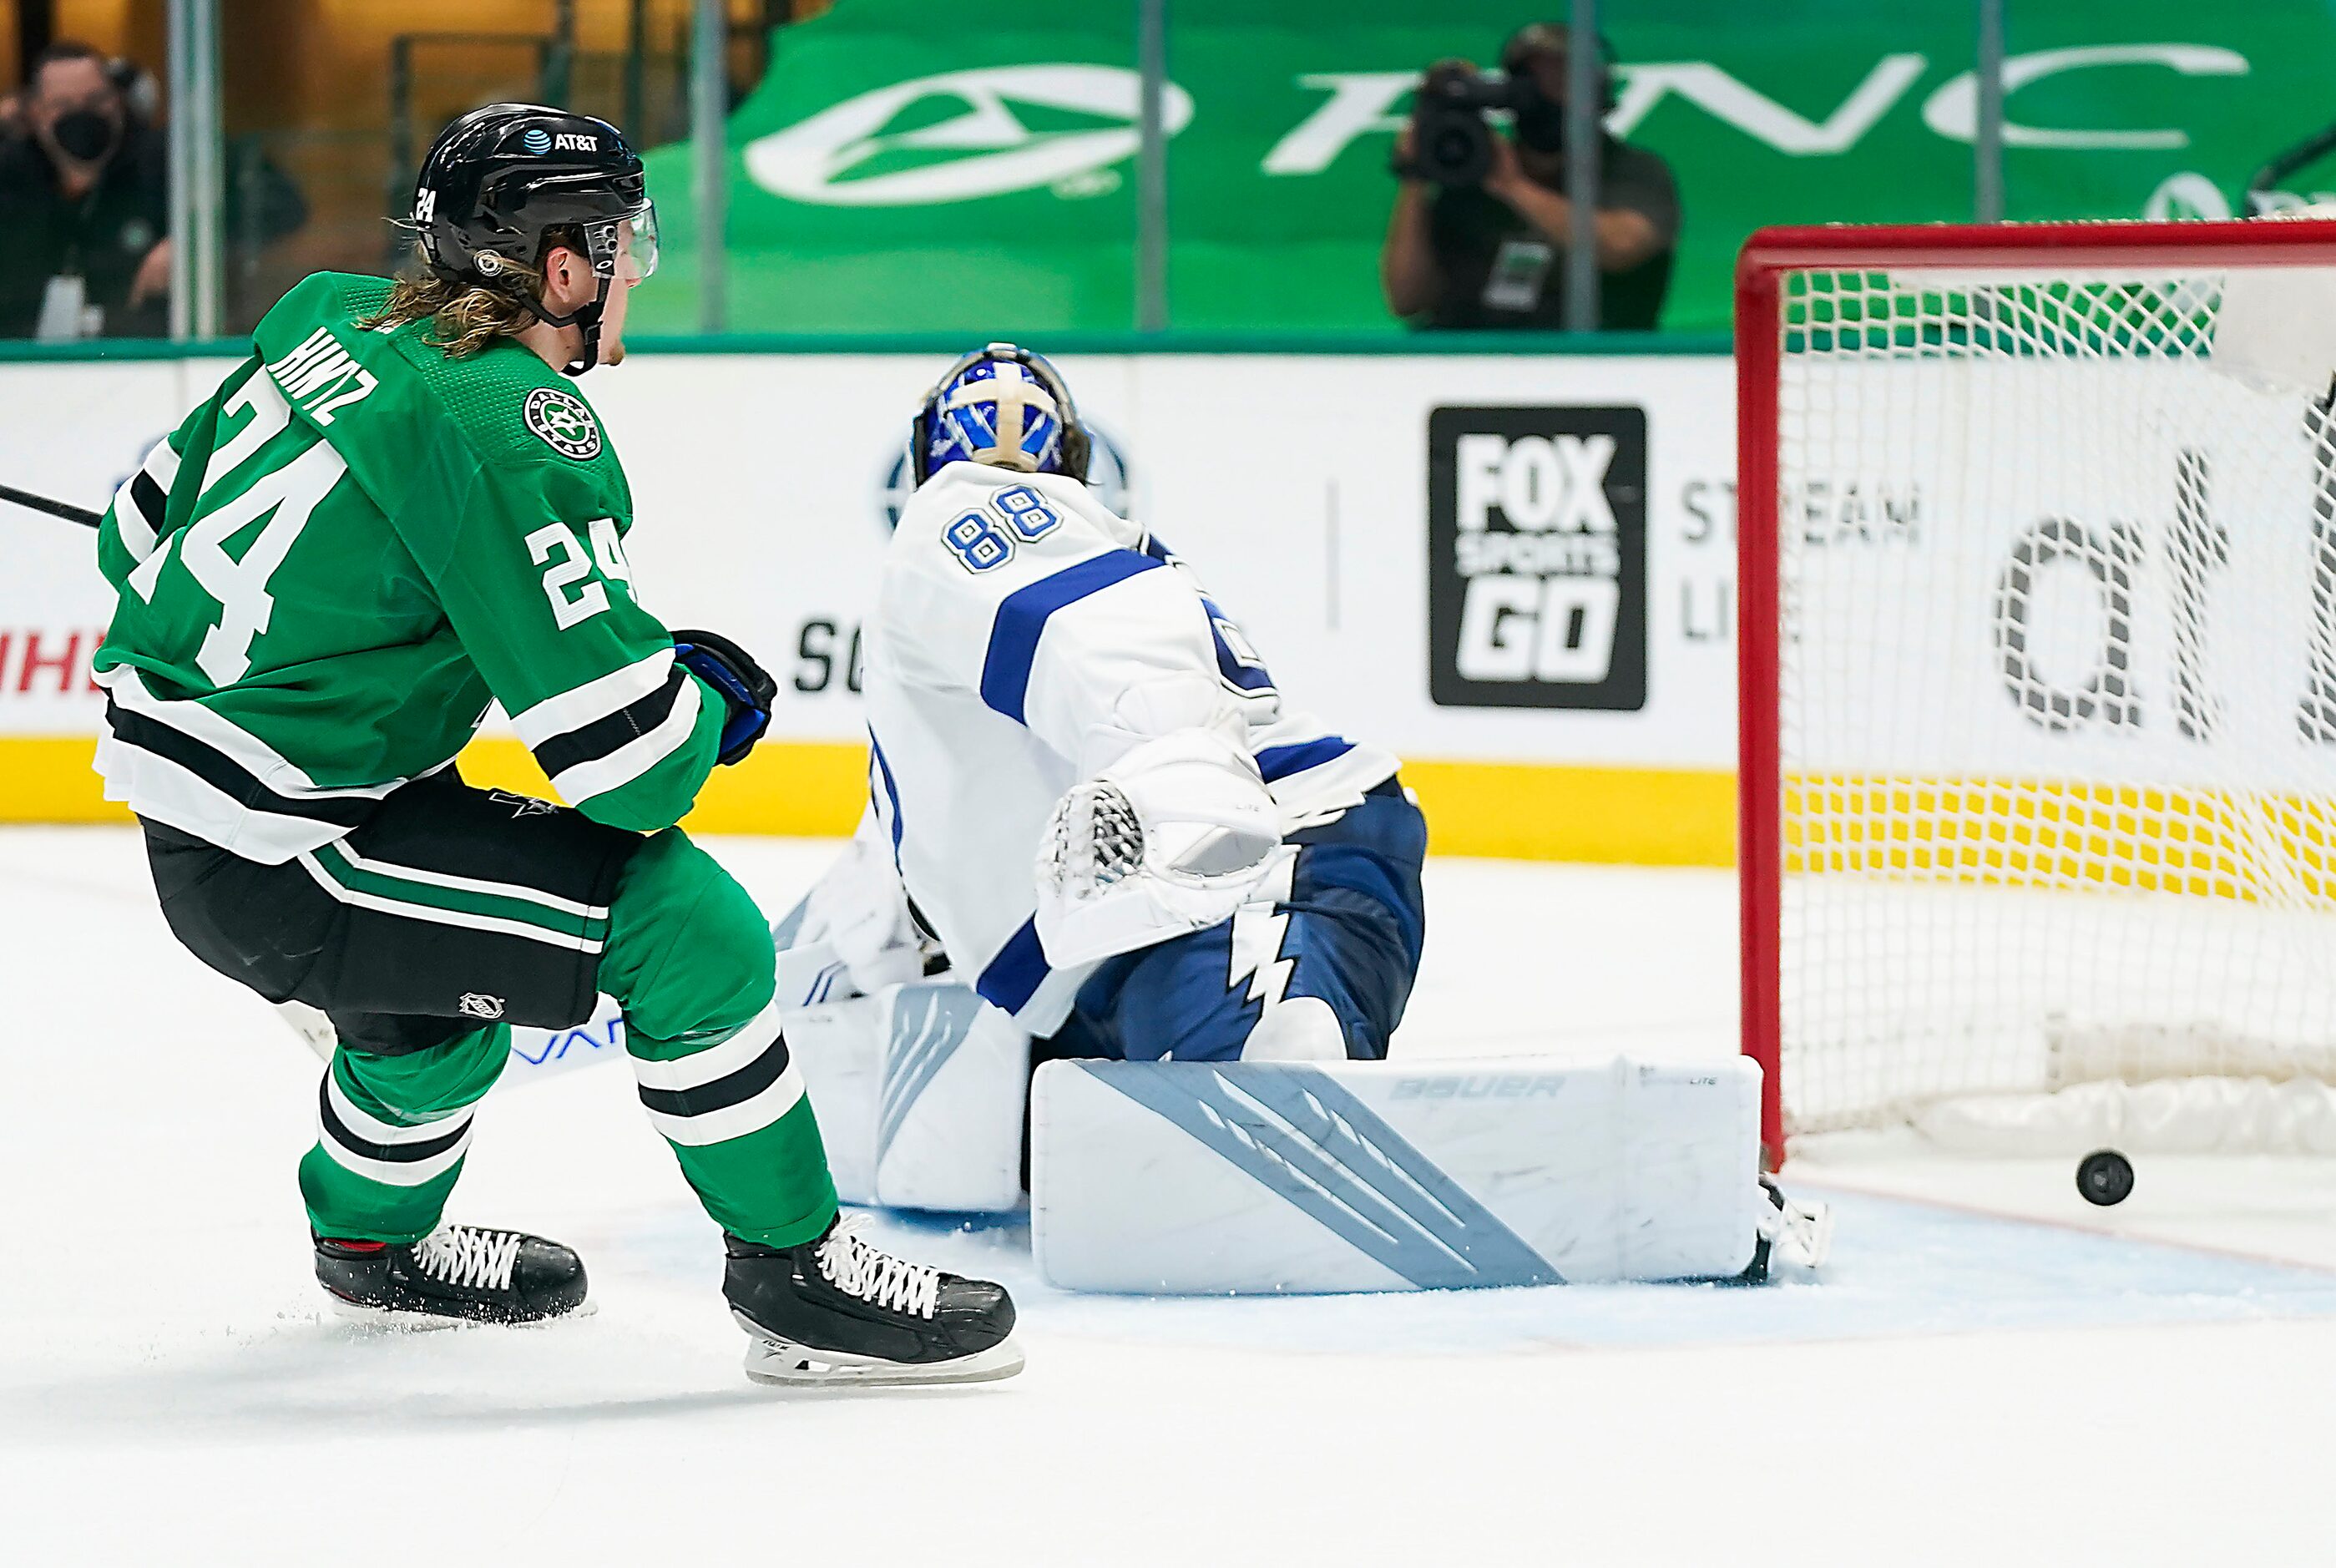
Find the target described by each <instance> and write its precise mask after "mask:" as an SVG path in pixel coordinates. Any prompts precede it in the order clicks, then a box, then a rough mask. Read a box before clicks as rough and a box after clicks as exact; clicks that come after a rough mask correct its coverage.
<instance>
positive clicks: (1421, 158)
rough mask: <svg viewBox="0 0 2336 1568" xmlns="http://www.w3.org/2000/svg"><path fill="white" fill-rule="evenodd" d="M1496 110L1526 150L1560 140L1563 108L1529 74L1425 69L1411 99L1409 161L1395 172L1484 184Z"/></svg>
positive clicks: (1453, 66)
mask: <svg viewBox="0 0 2336 1568" xmlns="http://www.w3.org/2000/svg"><path fill="white" fill-rule="evenodd" d="M1496 109H1498V110H1505V111H1507V112H1509V113H1510V114H1512V115H1514V117H1515V120H1516V124H1517V131H1518V135H1519V137H1520V139H1522V140H1524V141H1527V142H1528V143H1529V144H1531V145H1536V146H1538V145H1540V144H1541V143H1542V141H1544V140H1547V141H1551V142H1552V144H1555V143H1556V142H1558V141H1562V139H1563V136H1564V124H1563V122H1564V111H1563V108H1562V105H1559V104H1557V103H1553V102H1551V101H1550V100H1549V99H1548V98H1546V97H1545V96H1543V93H1542V92H1541V88H1540V85H1539V84H1538V83H1535V82H1534V80H1533V77H1532V75H1531V74H1530V73H1518V74H1516V75H1514V76H1494V75H1488V74H1486V73H1484V72H1481V71H1478V70H1476V69H1475V67H1473V66H1469V65H1465V64H1463V63H1459V62H1457V61H1447V62H1445V63H1443V64H1441V65H1436V66H1434V67H1431V68H1430V69H1429V71H1428V73H1427V75H1426V78H1425V79H1424V80H1422V81H1421V83H1420V84H1419V91H1418V93H1416V94H1415V95H1414V97H1413V100H1412V111H1411V161H1410V164H1409V165H1408V166H1407V167H1406V168H1405V169H1403V170H1399V171H1398V172H1401V173H1405V174H1409V175H1412V176H1415V177H1416V178H1418V179H1421V180H1433V181H1434V182H1435V183H1436V184H1438V185H1458V186H1470V185H1481V184H1483V183H1484V176H1485V175H1486V174H1487V173H1489V172H1491V170H1492V167H1493V138H1494V136H1495V135H1497V134H1499V132H1497V131H1494V129H1493V125H1492V121H1491V119H1490V114H1491V112H1492V111H1494V110H1496ZM1552 132H1554V134H1553V135H1552V134H1551V133H1552Z"/></svg>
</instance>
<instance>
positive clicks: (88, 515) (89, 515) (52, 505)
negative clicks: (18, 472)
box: [0, 484, 105, 528]
mask: <svg viewBox="0 0 2336 1568" xmlns="http://www.w3.org/2000/svg"><path fill="white" fill-rule="evenodd" d="M0 501H13V502H15V503H16V504H17V505H18V506H21V507H24V508H26V509H27V510H29V511H45V512H47V513H48V514H49V515H50V516H51V517H62V518H63V519H64V520H65V521H67V522H77V523H79V524H81V525H82V526H83V528H95V527H96V526H97V525H98V524H99V523H100V522H102V521H104V518H105V514H104V513H103V512H101V511H90V509H89V508H87V507H85V506H75V505H73V502H69V501H51V500H50V499H49V498H48V497H47V496H45V495H34V493H33V492H31V491H29V490H18V489H17V488H16V487H15V485H12V484H0Z"/></svg>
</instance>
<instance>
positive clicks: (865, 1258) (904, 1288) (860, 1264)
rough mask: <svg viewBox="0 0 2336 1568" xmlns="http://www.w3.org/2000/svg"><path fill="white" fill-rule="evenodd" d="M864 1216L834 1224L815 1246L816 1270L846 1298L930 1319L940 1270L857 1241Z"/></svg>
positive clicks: (865, 1216)
mask: <svg viewBox="0 0 2336 1568" xmlns="http://www.w3.org/2000/svg"><path fill="white" fill-rule="evenodd" d="M867 1222H868V1216H867V1215H865V1214H852V1215H848V1216H846V1217H845V1218H843V1219H841V1220H838V1221H836V1222H835V1228H834V1229H833V1230H832V1231H830V1232H828V1233H827V1239H826V1240H825V1241H823V1242H821V1243H820V1244H819V1271H820V1272H821V1273H822V1274H824V1275H826V1276H827V1280H828V1282H829V1283H830V1284H832V1285H833V1286H834V1287H835V1288H836V1289H837V1290H842V1291H843V1292H844V1293H845V1294H847V1295H852V1296H857V1297H859V1298H860V1299H861V1300H863V1301H867V1302H871V1303H872V1304H874V1305H876V1306H879V1307H885V1308H889V1309H891V1310H893V1311H895V1312H912V1313H914V1314H916V1315H917V1316H918V1317H920V1318H930V1317H931V1316H932V1315H933V1308H934V1306H935V1304H936V1302H937V1301H938V1300H939V1295H940V1289H941V1271H939V1269H929V1268H926V1267H924V1266H923V1265H921V1264H918V1263H911V1262H909V1261H906V1260H904V1259H900V1258H895V1257H892V1256H891V1255H890V1254H889V1253H885V1252H880V1251H877V1250H876V1249H875V1248H873V1247H871V1246H870V1245H869V1244H868V1243H867V1242H863V1241H861V1239H860V1229H861V1226H863V1225H865V1224H866V1223H867Z"/></svg>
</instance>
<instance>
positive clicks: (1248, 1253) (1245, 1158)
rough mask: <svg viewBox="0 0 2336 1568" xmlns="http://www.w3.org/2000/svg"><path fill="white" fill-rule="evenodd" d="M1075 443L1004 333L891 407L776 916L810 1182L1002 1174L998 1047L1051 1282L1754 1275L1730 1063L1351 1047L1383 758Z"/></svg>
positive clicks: (1738, 1101)
mask: <svg viewBox="0 0 2336 1568" xmlns="http://www.w3.org/2000/svg"><path fill="white" fill-rule="evenodd" d="M1089 450H1090V447H1089V440H1088V436H1087V433H1086V431H1085V428H1084V427H1083V426H1082V425H1081V424H1080V422H1079V418H1078V414H1077V411H1076V407H1075V406H1074V404H1073V403H1072V400H1071V394H1070V389H1069V387H1068V386H1066V385H1065V384H1064V382H1063V379H1062V377H1061V376H1060V375H1058V374H1057V373H1056V371H1055V369H1054V368H1053V367H1052V366H1051V365H1048V364H1047V363H1046V361H1045V360H1044V359H1042V358H1040V357H1038V356H1037V355H1033V354H1029V353H1027V352H1025V351H1023V350H1021V349H1018V348H1016V347H1014V346H1011V345H1007V344H991V345H990V346H988V347H987V348H985V349H982V350H980V351H978V352H977V353H975V354H971V355H967V356H966V357H965V358H964V359H962V360H960V361H959V363H958V364H957V365H954V366H953V367H951V369H950V370H949V374H947V375H944V376H943V377H942V378H941V380H940V382H939V384H938V385H936V386H935V387H934V388H933V390H932V392H931V393H930V394H929V395H928V396H927V398H926V400H925V403H924V405H923V408H922V409H921V410H920V413H919V414H918V415H917V417H916V419H915V420H914V421H912V423H911V425H910V444H909V458H910V478H911V479H912V480H913V481H914V482H915V483H916V487H917V488H916V491H915V493H914V494H913V495H912V496H911V497H910V500H909V502H908V504H907V505H906V506H905V507H904V508H903V509H902V511H901V515H900V525H899V528H898V530H897V531H896V532H895V534H894V537H893V540H892V543H891V549H890V550H889V551H888V552H887V554H886V557H885V561H884V575H883V580H882V582H881V585H880V587H879V589H878V592H877V597H876V607H875V610H874V613H873V615H872V617H871V619H870V621H869V622H868V625H867V630H866V642H865V649H866V653H865V657H866V669H865V696H866V702H867V714H868V726H869V734H870V743H871V744H870V770H869V772H870V782H869V795H870V807H869V811H868V813H867V815H866V816H865V818H864V819H863V820H862V822H861V829H860V833H859V834H858V835H857V837H856V838H855V839H854V841H853V843H852V847H851V849H850V851H849V852H847V853H846V854H845V856H844V858H843V860H842V862H841V863H840V864H839V865H838V866H836V867H835V868H834V869H833V870H832V872H830V873H829V875H828V876H827V877H826V878H825V879H823V880H822V882H821V883H820V885H819V886H818V887H817V888H815V889H814V890H813V892H812V893H811V895H810V896H809V897H808V898H807V899H806V900H805V901H804V903H803V906H802V908H801V909H799V910H798V911H797V912H796V914H794V915H793V916H790V917H789V919H788V920H786V921H784V922H783V923H782V925H781V928H780V930H779V932H778V935H779V938H780V946H781V947H782V949H783V950H784V951H783V952H782V955H781V959H780V973H781V988H782V994H783V996H786V995H788V993H790V992H792V996H791V998H790V999H792V1000H793V1001H794V1002H796V1003H798V1004H801V1003H804V1002H811V1003H813V1006H811V1007H809V1008H799V1010H798V1011H797V1012H796V1014H795V1016H794V1017H793V1018H792V1019H791V1021H790V1022H789V1024H788V1026H787V1034H788V1038H789V1040H790V1041H791V1043H792V1044H793V1047H794V1049H795V1059H796V1060H797V1061H798V1062H799V1063H801V1064H802V1066H803V1074H804V1076H805V1078H806V1079H807V1080H808V1082H809V1084H810V1092H811V1095H812V1097H813V1102H814V1104H816V1105H818V1107H819V1115H820V1121H821V1125H822V1128H824V1129H825V1130H826V1131H827V1134H828V1147H829V1151H830V1155H831V1159H832V1162H833V1164H834V1167H835V1173H836V1181H837V1185H838V1187H839V1189H840V1190H841V1191H842V1192H843V1193H844V1194H845V1195H846V1197H847V1198H857V1199H861V1200H863V1201H873V1202H878V1203H886V1204H891V1205H896V1206H901V1207H912V1208H939V1209H981V1208H1010V1207H1012V1206H1013V1205H1014V1204H1015V1203H1017V1200H1018V1199H1019V1196H1020V1193H1021V1190H1022V1181H1021V1174H1022V1172H1021V1168H1020V1155H1021V1153H1022V1149H1021V1134H1022V1121H1023V1118H1022V1114H1021V1113H1022V1109H1023V1105H1024V1099H1023V1094H1024V1086H1025V1084H1026V1082H1027V1080H1028V1075H1029V1072H1030V1067H1029V1064H1030V1062H1031V1060H1032V1059H1033V1058H1034V1057H1035V1058H1037V1059H1039V1060H1041V1061H1043V1062H1046V1064H1047V1065H1046V1069H1045V1071H1043V1072H1041V1073H1040V1074H1039V1075H1038V1076H1037V1091H1038V1092H1037V1096H1036V1099H1035V1102H1034V1105H1033V1112H1032V1117H1031V1127H1032V1133H1031V1147H1032V1159H1033V1162H1034V1166H1035V1170H1036V1173H1037V1180H1036V1183H1035V1184H1034V1186H1033V1212H1032V1237H1033V1247H1034V1251H1036V1252H1037V1255H1038V1258H1039V1261H1040V1263H1041V1267H1042V1270H1043V1271H1044V1272H1045V1273H1046V1277H1047V1278H1049V1279H1050V1280H1052V1281H1055V1282H1056V1283H1057V1284H1065V1285H1071V1286H1085V1287H1087V1288H1095V1289H1106V1290H1126V1289H1140V1290H1161V1289H1190V1290H1325V1289H1327V1290H1342V1289H1390V1288H1397V1287H1399V1286H1403V1285H1413V1286H1420V1285H1443V1284H1530V1283H1541V1282H1547V1281H1552V1280H1555V1279H1560V1278H1616V1277H1678V1276H1680V1275H1688V1276H1699V1275H1707V1274H1712V1273H1718V1274H1722V1275H1725V1274H1732V1273H1735V1272H1737V1271H1739V1270H1744V1269H1745V1268H1746V1267H1747V1261H1749V1262H1750V1263H1751V1264H1752V1265H1753V1266H1754V1268H1755V1270H1756V1271H1757V1270H1765V1268H1766V1266H1767V1263H1766V1260H1767V1251H1766V1248H1767V1244H1768V1243H1767V1238H1768V1237H1769V1236H1771V1235H1772V1234H1782V1233H1783V1229H1782V1228H1783V1227H1784V1226H1785V1224H1786V1222H1787V1221H1788V1220H1791V1221H1807V1222H1814V1219H1815V1216H1813V1215H1806V1214H1800V1213H1794V1212H1789V1211H1786V1210H1785V1209H1784V1208H1782V1207H1781V1206H1779V1205H1780V1202H1781V1201H1780V1200H1776V1197H1775V1195H1774V1194H1773V1193H1768V1192H1766V1191H1764V1190H1763V1189H1762V1188H1761V1186H1760V1185H1759V1184H1758V1183H1757V1179H1756V1172H1757V1148H1756V1143H1757V1105H1758V1094H1757V1073H1756V1072H1752V1071H1751V1070H1750V1069H1749V1068H1736V1069H1732V1070H1729V1071H1726V1072H1720V1071H1712V1070H1699V1071H1689V1072H1681V1071H1679V1070H1672V1071H1671V1072H1670V1074H1669V1076H1668V1077H1667V1076H1665V1075H1664V1071H1663V1070H1662V1069H1657V1068H1647V1069H1640V1068H1637V1067H1631V1066H1626V1065H1624V1064H1619V1063H1618V1064H1611V1065H1609V1064H1600V1065H1597V1066H1592V1067H1588V1068H1584V1067H1581V1066H1572V1065H1568V1064H1558V1063H1550V1064H1532V1063H1526V1064H1519V1063H1514V1062H1503V1063H1499V1064H1491V1065H1490V1066H1491V1068H1492V1070H1490V1071H1487V1072H1484V1073H1483V1074H1481V1075H1479V1076H1477V1077H1474V1078H1469V1079H1468V1081H1467V1083H1466V1084H1465V1085H1464V1084H1463V1082H1462V1081H1461V1078H1460V1077H1455V1076H1454V1074H1455V1072H1461V1073H1463V1075H1464V1076H1465V1072H1466V1071H1467V1069H1462V1068H1451V1069H1445V1070H1444V1076H1443V1077H1442V1078H1436V1077H1435V1076H1433V1075H1434V1072H1435V1069H1428V1070H1426V1071H1425V1072H1423V1070H1422V1069H1421V1068H1419V1067H1418V1066H1413V1067H1412V1068H1411V1069H1409V1070H1408V1071H1398V1070H1397V1068H1395V1067H1393V1066H1380V1065H1378V1059H1379V1058H1382V1057H1386V1056H1387V1048H1388V1042H1389V1038H1390V1037H1391V1036H1392V1034H1393V1033H1394V1030H1395V1028H1396V1026H1397V1023H1398V1022H1399V1021H1400V1019H1401V1018H1402V1017H1403V1011H1404V1007H1405V1004H1406V1001H1407V1000H1408V999H1409V997H1410V994H1411V987H1412V981H1413V978H1414V976H1415V974H1416V971H1417V969H1418V965H1419V957H1420V948H1421V943H1422V940H1423V939H1424V936H1425V930H1426V915H1425V910H1424V907H1423V902H1422V899H1421V895H1420V865H1421V860H1422V857H1423V855H1424V854H1425V852H1426V824H1425V823H1424V822H1423V821H1422V819H1421V816H1420V813H1419V811H1418V808H1417V807H1416V805H1415V804H1414V803H1412V801H1411V799H1410V797H1409V795H1408V794H1407V793H1406V791H1405V789H1404V788H1403V786H1402V784H1401V783H1400V781H1399V780H1398V778H1397V764H1396V759H1395V758H1394V757H1393V756H1392V755H1389V754H1388V753H1387V752H1386V751H1383V750H1381V749H1379V748H1378V747H1376V746H1373V745H1368V744H1365V743H1363V742H1360V741H1358V740H1356V739H1354V738H1352V737H1350V736H1348V735H1343V734H1341V733H1339V732H1338V731H1337V730H1334V729H1332V728H1330V727H1329V726H1326V725H1324V724H1322V723H1320V722H1319V721H1317V720H1315V719H1313V718H1311V717H1309V716H1305V715H1303V714H1301V713H1299V712H1297V711H1295V710H1293V709H1291V708H1290V707H1288V706H1285V704H1284V701H1283V694H1282V693H1281V692H1280V690H1279V689H1277V687H1275V684H1274V681H1273V678H1272V677H1271V676H1270V674H1269V673H1268V671H1267V668H1266V665H1265V661H1264V660H1263V659H1262V658H1261V657H1260V656H1259V654H1258V651H1257V650H1256V649H1255V648H1253V647H1252V646H1251V643H1250V641H1249V639H1248V638H1246V637H1245V636H1243V635H1242V633H1241V628H1240V627H1239V626H1238V625H1237V624H1236V623H1235V622H1234V621H1233V619H1232V618H1231V617H1230V616H1229V615H1228V614H1227V613H1226V611H1225V609H1224V607H1223V606H1222V605H1221V604H1219V603H1218V602H1217V601H1216V600H1215V599H1212V598H1211V597H1210V595H1209V594H1208V593H1207V591H1206V590H1205V589H1203V588H1202V585H1201V582H1200V579H1198V578H1197V577H1196V576H1195V575H1194V574H1193V573H1192V570H1191V569H1190V568H1188V567H1186V566H1185V565H1184V563H1183V562H1182V561H1180V560H1178V559H1177V558H1176V556H1175V555H1174V553H1173V551H1171V550H1169V549H1168V547H1167V546H1166V545H1165V544H1164V543H1163V541H1161V540H1160V539H1159V538H1157V537H1156V536H1154V535H1153V534H1152V533H1151V532H1149V531H1147V530H1145V529H1144V528H1142V527H1139V526H1137V525H1136V524H1134V523H1133V522H1130V521H1126V520H1125V519H1124V518H1121V517H1118V516H1116V515H1114V513H1113V512H1112V511H1110V509H1108V508H1107V507H1105V505H1104V504H1103V503H1102V502H1100V501H1098V500H1097V499H1096V497H1095V494H1094V493H1093V492H1091V491H1090V490H1089V489H1088V488H1087V486H1086V485H1085V483H1084V482H1083V477H1084V475H1085V473H1086V472H1087V458H1088V453H1089ZM943 970H945V971H946V975H945V978H938V977H939V971H943ZM838 998H847V999H841V1000H839V999H838ZM1201 1064H1205V1065H1206V1066H1205V1067H1204V1066H1201ZM1674 1080H1676V1081H1674ZM1464 1086H1465V1087H1469V1089H1470V1094H1471V1096H1476V1095H1489V1094H1491V1093H1492V1092H1493V1090H1494V1088H1497V1089H1498V1090H1499V1091H1500V1092H1501V1094H1503V1095H1504V1096H1508V1097H1507V1098H1504V1099H1503V1100H1501V1101H1500V1103H1499V1105H1498V1106H1497V1108H1496V1109H1495V1110H1494V1111H1492V1112H1489V1113H1488V1112H1487V1110H1486V1109H1485V1108H1484V1106H1485V1105H1490V1104H1491V1103H1492V1102H1490V1101H1479V1100H1478V1099H1475V1098H1462V1097H1458V1096H1459V1091H1460V1090H1461V1089H1462V1088H1463V1087H1464ZM1375 1107H1376V1108H1375ZM1236 1125H1237V1126H1238V1129H1239V1130H1238V1132H1237V1133H1236V1132H1233V1131H1229V1129H1231V1128H1233V1127H1234V1126H1236ZM855 1134H856V1135H857V1136H856V1137H855V1136H854V1135H855ZM1585 1139H1587V1140H1588V1142H1589V1143H1590V1144H1594V1145H1595V1146H1596V1147H1598V1148H1600V1149H1604V1150H1608V1151H1609V1152H1610V1153H1611V1152H1613V1151H1615V1150H1619V1149H1620V1148H1621V1143H1620V1142H1618V1141H1617V1140H1624V1139H1627V1140H1628V1141H1630V1142H1631V1144H1632V1147H1633V1152H1632V1153H1631V1154H1630V1155H1629V1156H1628V1157H1617V1158H1612V1159H1608V1160H1602V1161H1585V1160H1583V1159H1582V1157H1581V1155H1580V1153H1579V1146H1580V1145H1582V1144H1583V1142H1584V1140H1585ZM1431 1193H1432V1194H1434V1196H1433V1197H1432V1198H1431V1197H1428V1196H1426V1194H1431ZM1366 1215H1368V1216H1371V1217H1370V1218H1369V1219H1368V1221H1366V1220H1363V1219H1360V1218H1358V1216H1366ZM1815 1250H1816V1251H1821V1250H1822V1248H1821V1239H1820V1245H1819V1246H1818V1247H1817V1248H1816V1249H1815Z"/></svg>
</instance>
